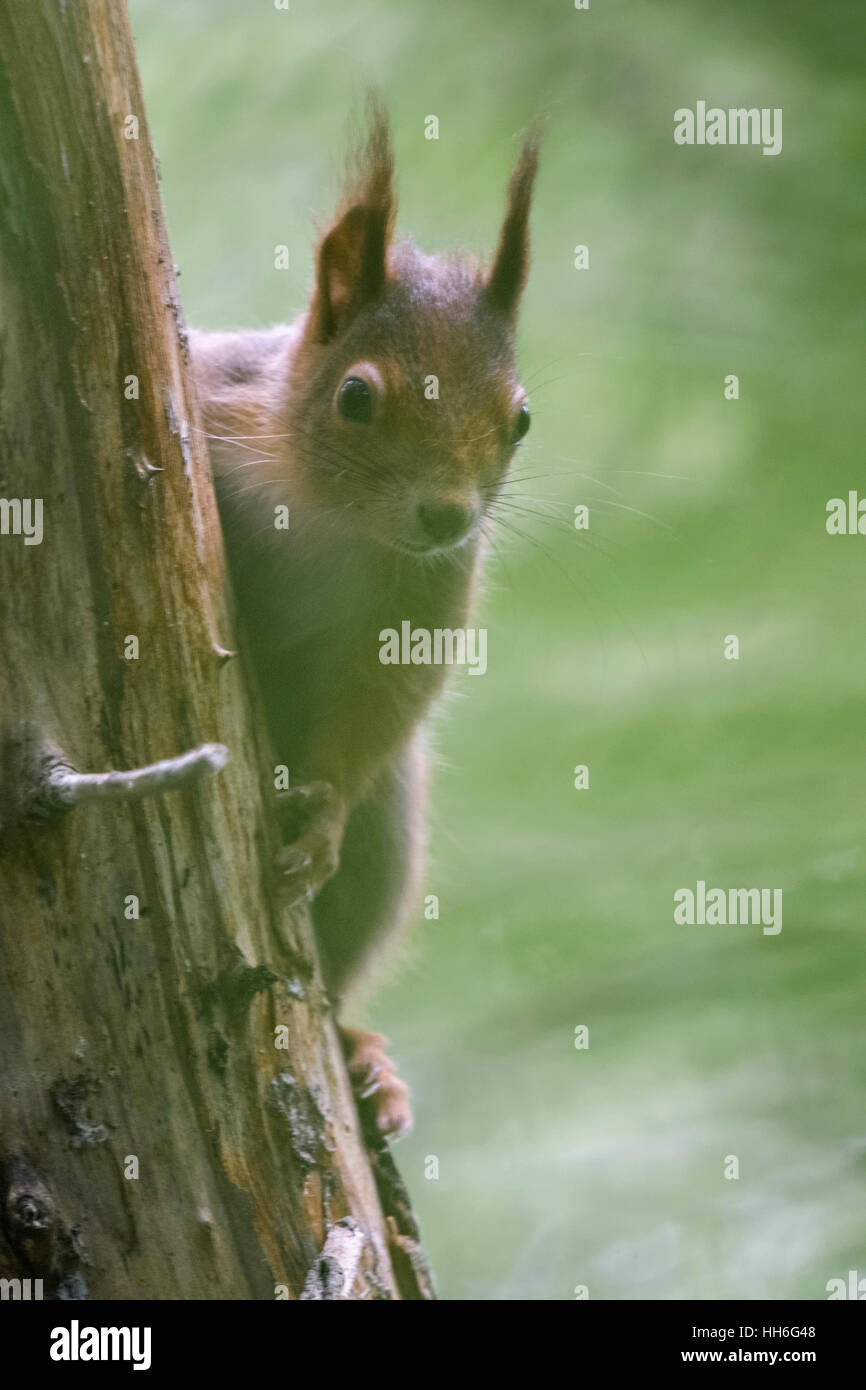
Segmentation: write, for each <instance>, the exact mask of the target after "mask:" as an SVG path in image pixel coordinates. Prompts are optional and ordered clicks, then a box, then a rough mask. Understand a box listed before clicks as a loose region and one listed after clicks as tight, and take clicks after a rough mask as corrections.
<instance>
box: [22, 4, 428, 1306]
mask: <svg viewBox="0 0 866 1390" xmlns="http://www.w3.org/2000/svg"><path fill="white" fill-rule="evenodd" d="M37 500H41V503H42V509H43V511H42V516H43V521H42V529H43V534H42V539H41V543H36V530H37V528H36V526H35V524H33V525H32V526H31V534H30V535H29V536H27V535H24V534H21V533H20V531H21V527H25V528H26V525H27V518H28V516H29V519H30V521H31V522H33V519H34V517H35V516H36V515H37V508H36V502H37ZM4 502H5V506H4V505H3V503H4ZM28 502H29V503H30V504H31V506H30V510H29V512H28V510H27V507H26V505H25V506H24V507H23V508H22V506H19V505H17V504H22V503H23V504H26V503H28ZM22 518H24V520H23V521H22ZM16 531H18V533H17V534H16ZM231 629H232V624H231V603H230V596H229V595H228V594H227V590H226V580H225V569H224V560H223V550H222V541H221V536H220V528H219V522H218V518H217V513H216V507H215V502H214V495H213V490H212V485H211V478H210V469H209V464H208V460H207V457H206V451H205V447H204V443H203V439H202V436H201V434H200V433H198V432H197V430H196V427H195V413H194V402H193V401H192V398H191V394H190V381H189V372H188V353H187V349H186V341H185V332H184V326H183V318H182V313H181V308H180V301H179V298H178V292H177V285H176V271H175V268H174V266H173V263H172V259H171V254H170V251H169V247H168V241H167V237H166V233H165V226H164V221H163V214H162V209H161V205H160V198H159V193H158V188H157V169H156V165H155V159H154V155H153V151H152V148H151V144H150V140H149V136H148V131H147V123H146V120H145V115H144V109H143V103H142V98H141V91H140V86H139V80H138V74H137V70H136V65H135V58H134V52H133V45H132V39H131V35H130V31H129V25H128V19H127V15H126V10H125V6H124V5H123V4H122V3H119V0H27V3H26V4H25V3H21V0H0V644H2V645H0V1163H2V1172H0V1204H2V1210H0V1217H2V1224H0V1277H6V1278H15V1277H21V1278H24V1277H31V1278H41V1279H42V1280H43V1282H44V1291H45V1296H46V1297H72V1298H79V1297H87V1296H90V1297H95V1298H109V1299H126V1298H144V1299H216V1298H224V1299H272V1298H274V1297H290V1298H297V1297H306V1298H344V1297H352V1298H393V1297H410V1298H419V1297H428V1296H431V1290H430V1283H429V1277H428V1275H427V1273H426V1269H425V1267H424V1263H423V1256H422V1253H421V1250H420V1246H419V1245H418V1243H417V1231H416V1230H415V1229H414V1223H413V1222H412V1219H411V1213H410V1212H409V1210H408V1204H407V1203H406V1201H405V1193H403V1191H402V1188H401V1186H400V1184H399V1179H397V1177H396V1174H395V1173H394V1170H393V1167H392V1165H391V1161H390V1157H389V1155H388V1153H387V1150H384V1149H383V1148H381V1146H379V1147H377V1148H376V1149H375V1151H374V1152H373V1153H372V1155H371V1153H370V1152H369V1143H367V1142H365V1140H364V1137H363V1135H362V1134H361V1132H360V1129H359V1123H358V1119H357V1115H356V1111H355V1107H354V1103H353V1099H352V1096H351V1092H350V1089H349V1085H348V1081H347V1077H346V1072H345V1067H344V1064H343V1061H342V1057H341V1053H340V1048H339V1041H338V1037H337V1033H336V1029H335V1026H334V1024H333V1021H332V1018H331V1015H330V1012H329V1007H328V1001H327V1000H326V998H325V996H324V993H323V990H322V987H321V984H320V981H319V975H318V969H317V965H316V961H315V950H314V942H313V938H312V933H311V927H310V922H309V917H308V915H307V914H306V912H299V911H297V910H296V909H295V910H293V909H291V908H290V907H287V906H285V905H284V904H282V903H281V901H280V898H279V894H278V893H277V892H276V891H275V886H274V883H273V880H272V875H271V870H270V865H271V863H272V860H273V856H274V854H275V853H276V850H277V847H278V840H277V830H276V820H275V815H274V808H273V805H272V799H273V796H274V791H273V765H272V761H271V759H270V753H269V749H268V746H267V742H266V739H265V737H264V736H263V734H262V732H261V724H260V721H259V720H258V719H257V718H256V715H255V710H254V709H253V708H252V707H251V703H250V698H249V696H248V693H247V690H246V688H245V685H244V680H243V672H242V671H241V669H240V661H239V659H232V658H231V651H232V649H233V646H234V641H233V637H232V630H231ZM132 638H135V639H137V657H136V655H135V647H136V644H135V643H134V642H133V641H132V640H131V639H132ZM209 741H211V742H212V741H218V742H219V743H220V744H224V745H226V747H227V748H228V750H229V752H230V758H229V761H228V765H227V766H226V768H225V770H224V771H221V772H216V773H215V775H213V776H211V777H208V778H202V777H198V778H194V777H191V776H188V775H187V774H186V772H184V771H183V769H181V770H180V771H179V772H178V780H179V781H180V782H181V783H182V785H180V786H179V787H178V788H177V789H174V790H169V791H165V792H164V793H162V794H159V795H155V796H150V797H149V798H147V799H132V797H131V796H130V795H129V788H128V787H126V786H125V785H123V784H121V785H119V786H118V785H116V784H114V785H113V787H110V788H108V790H114V791H115V792H117V793H119V795H116V796H113V797H99V799H97V800H85V801H82V803H81V804H80V805H78V806H77V808H76V809H73V810H70V811H67V812H66V813H65V814H64V813H63V811H64V807H65V806H68V804H69V801H70V797H69V795H68V793H69V787H70V785H72V784H71V783H70V780H69V769H70V767H74V768H77V769H78V770H79V771H81V772H88V773H98V772H104V771H106V770H108V769H111V768H114V769H120V770H122V771H127V770H129V769H132V768H136V767H141V766H143V765H147V764H151V763H153V762H155V761H157V760H159V759H165V758H170V757H174V756H176V755H178V754H181V753H185V752H188V751H189V750H192V749H194V748H195V747H197V746H198V745H201V744H204V743H206V742H209ZM202 756H203V757H204V758H205V764H201V763H200V764H199V765H197V771H199V772H201V771H204V772H208V771H213V770H214V768H215V767H217V766H218V759H215V758H213V757H211V759H210V762H209V763H208V762H207V759H208V757H210V755H209V754H205V755H202ZM97 790H98V788H97ZM102 790H105V788H102ZM39 817H41V818H42V819H39ZM136 912H137V914H138V915H137V916H136ZM282 1025H285V1028H286V1029H287V1048H285V1049H282V1048H280V1047H278V1046H277V1043H278V1042H279V1041H281V1038H280V1035H279V1033H278V1030H279V1029H280V1027H281V1026H282ZM371 1158H372V1162H371ZM347 1218H348V1220H346V1219H347Z"/></svg>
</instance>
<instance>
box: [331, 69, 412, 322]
mask: <svg viewBox="0 0 866 1390" xmlns="http://www.w3.org/2000/svg"><path fill="white" fill-rule="evenodd" d="M366 117H367V119H366V137H365V138H363V139H362V140H361V142H360V143H359V144H355V145H354V146H353V147H352V148H351V149H350V151H349V156H348V159H347V175H346V183H345V189H344V193H343V196H342V198H341V200H340V206H339V208H338V211H337V217H336V219H335V221H334V222H333V224H332V225H331V227H330V228H329V230H328V231H327V232H326V234H325V236H324V237H323V238H322V241H321V243H320V245H319V250H318V256H317V263H316V291H315V295H314V298H313V305H312V311H311V322H312V331H313V334H314V336H315V338H316V340H317V341H318V342H321V343H325V342H328V341H330V340H331V339H332V338H334V337H336V336H337V335H338V334H339V333H341V332H343V330H344V329H345V328H347V327H348V325H349V324H350V323H351V321H352V319H353V318H354V317H355V316H356V315H357V314H358V313H359V312H360V310H361V309H362V308H364V306H365V305H367V304H370V303H373V302H375V300H376V299H378V298H379V296H380V295H381V294H382V292H383V290H384V288H385V279H386V266H387V258H388V247H389V245H390V241H391V235H392V232H393V228H394V217H395V214H396V210H397V203H396V198H395V195H394V152H393V147H392V143H391V130H390V126H389V123H388V115H387V112H386V111H385V108H384V107H383V106H382V104H381V103H380V102H379V100H378V98H377V97H376V96H375V95H374V94H373V93H370V94H369V95H368V97H367V111H366Z"/></svg>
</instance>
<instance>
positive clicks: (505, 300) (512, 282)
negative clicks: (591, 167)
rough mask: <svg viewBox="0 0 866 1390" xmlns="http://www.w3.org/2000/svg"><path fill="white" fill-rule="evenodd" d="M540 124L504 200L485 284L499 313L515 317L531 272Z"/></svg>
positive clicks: (522, 153) (526, 144)
mask: <svg viewBox="0 0 866 1390" xmlns="http://www.w3.org/2000/svg"><path fill="white" fill-rule="evenodd" d="M540 145H541V126H540V124H539V123H538V122H537V121H536V122H534V123H533V125H532V126H530V129H529V133H528V134H527V136H526V139H525V140H524V142H523V148H522V149H521V151H520V156H519V158H518V160H517V165H516V168H515V170H514V173H513V174H512V175H511V182H510V183H509V185H508V195H507V197H506V200H505V220H504V222H503V223H502V230H501V231H500V233H499V245H498V246H497V248H496V255H495V256H494V258H493V265H492V266H491V268H490V274H489V275H488V277H487V283H486V285H485V286H484V296H485V298H486V299H487V301H488V302H489V303H490V304H492V305H493V307H494V308H495V309H497V310H498V311H499V313H501V314H504V315H505V317H506V318H507V319H509V320H513V319H514V317H515V315H516V313H517V306H518V304H519V302H520V296H521V293H522V291H523V286H524V285H525V284H526V277H527V276H528V274H529V208H530V205H531V203H532V186H533V184H534V182H535V175H536V171H537V169H538V150H539V146H540Z"/></svg>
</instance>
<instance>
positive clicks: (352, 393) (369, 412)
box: [337, 376, 373, 425]
mask: <svg viewBox="0 0 866 1390" xmlns="http://www.w3.org/2000/svg"><path fill="white" fill-rule="evenodd" d="M337 409H338V410H339V412H340V414H341V415H342V417H343V419H344V420H353V421H354V422H355V424H357V425H368V424H369V423H370V421H371V420H372V418H373V393H372V391H371V390H370V388H369V386H368V385H367V383H366V381H362V380H361V378H360V377H359V376H347V377H346V380H345V381H344V382H343V384H342V386H341V387H340V389H339V391H338V392H337Z"/></svg>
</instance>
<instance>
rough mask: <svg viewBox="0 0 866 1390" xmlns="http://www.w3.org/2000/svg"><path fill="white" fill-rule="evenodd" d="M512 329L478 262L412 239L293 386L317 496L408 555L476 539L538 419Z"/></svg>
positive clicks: (345, 519)
mask: <svg viewBox="0 0 866 1390" xmlns="http://www.w3.org/2000/svg"><path fill="white" fill-rule="evenodd" d="M512 339H513V334H512V330H511V328H510V325H509V324H508V322H507V321H506V320H505V319H503V318H502V316H501V315H499V314H497V313H496V312H494V311H493V310H491V307H490V305H489V304H488V302H487V300H486V297H485V293H484V281H483V280H482V279H480V278H479V276H478V274H477V273H475V272H471V271H469V270H467V269H466V268H465V267H462V266H461V265H459V264H449V263H445V262H442V261H438V260H434V259H431V258H428V257H424V256H422V255H421V254H420V253H419V252H418V251H416V250H415V249H414V248H412V247H409V246H401V247H399V248H398V249H397V250H396V252H395V253H394V254H393V255H392V257H391V259H390V264H389V279H388V283H387V285H386V287H385V289H384V291H383V293H382V295H381V296H380V298H379V299H378V300H377V301H376V303H374V304H373V305H371V306H369V307H368V308H366V309H364V310H362V312H361V313H360V314H359V315H358V316H357V318H356V319H354V320H353V322H352V323H351V325H350V326H349V327H348V328H347V330H346V332H345V333H344V334H343V335H341V336H340V338H339V339H338V340H337V341H336V342H334V343H331V344H328V345H326V346H324V347H323V349H322V350H321V352H320V353H319V354H318V370H316V371H315V372H314V373H313V375H312V378H310V376H309V363H308V367H307V372H306V373H305V375H306V376H307V381H308V382H309V385H308V386H307V388H306V389H305V390H302V391H301V392H300V393H299V394H298V393H296V392H295V391H294V390H293V391H292V393H291V394H290V400H291V407H290V408H291V411H292V414H293V417H294V418H293V419H292V420H291V421H290V422H289V426H290V434H291V435H292V437H293V438H295V439H297V438H298V435H299V432H300V431H301V430H303V432H304V434H305V435H307V436H308V437H310V438H312V439H315V441H316V448H315V450H309V451H308V450H301V451H300V457H299V458H298V460H297V466H298V467H299V468H301V469H303V470H304V472H305V473H306V475H307V478H306V481H307V483H308V487H307V491H308V493H309V495H310V496H311V497H315V499H316V503H317V506H318V507H319V508H322V509H324V510H327V511H328V512H330V513H331V514H332V515H334V516H336V517H339V519H340V524H341V525H342V526H344V527H348V528H350V529H351V530H352V531H354V532H355V533H356V534H359V535H363V536H364V537H366V538H367V539H368V540H372V541H375V542H378V543H379V544H382V545H385V546H387V547H389V548H391V549H394V550H398V551H401V552H403V553H407V554H412V555H418V556H424V555H432V554H436V553H438V552H443V551H447V550H451V549H453V548H454V547H456V546H460V545H464V544H466V543H470V542H471V541H472V540H473V538H476V537H477V535H478V532H479V528H480V526H481V523H482V521H483V518H484V516H485V513H486V511H487V508H488V507H489V505H490V504H491V502H492V501H493V499H494V498H495V496H496V493H497V490H498V488H499V485H500V484H501V482H502V480H503V478H504V476H505V473H506V471H507V468H508V465H509V463H510V461H511V458H512V455H513V453H514V450H515V448H516V447H517V446H518V445H519V443H520V441H521V440H522V439H523V437H524V436H525V434H526V432H527V430H528V428H529V405H528V401H527V397H526V392H525V391H524V389H523V387H522V386H521V384H520V381H519V379H518V376H517V372H516V368H515V364H514V353H513V343H512Z"/></svg>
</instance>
